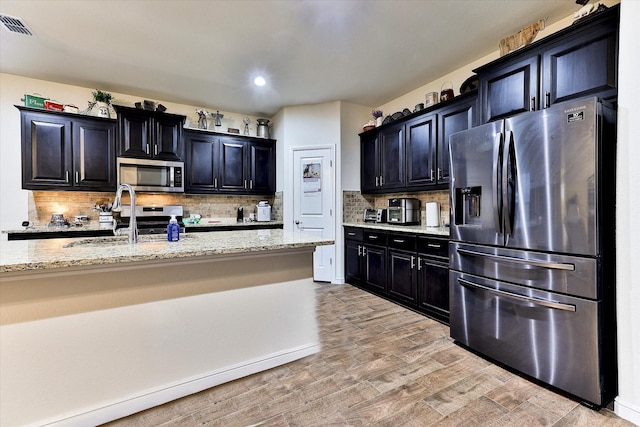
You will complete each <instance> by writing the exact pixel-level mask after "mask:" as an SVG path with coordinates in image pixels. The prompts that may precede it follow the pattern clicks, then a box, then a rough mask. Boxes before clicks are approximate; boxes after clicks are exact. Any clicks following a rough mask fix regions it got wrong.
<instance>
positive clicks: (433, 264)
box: [417, 236, 449, 323]
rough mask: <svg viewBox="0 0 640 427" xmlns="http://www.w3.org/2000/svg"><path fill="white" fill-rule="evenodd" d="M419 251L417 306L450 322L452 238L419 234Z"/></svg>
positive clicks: (437, 317) (435, 316)
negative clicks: (450, 253)
mask: <svg viewBox="0 0 640 427" xmlns="http://www.w3.org/2000/svg"><path fill="white" fill-rule="evenodd" d="M417 251H418V255H417V256H418V266H417V270H418V277H417V305H418V309H419V310H420V311H423V312H425V313H427V314H428V315H430V316H431V317H434V318H436V319H438V320H441V321H443V322H446V323H449V240H448V239H446V238H440V237H432V236H418V239H417Z"/></svg>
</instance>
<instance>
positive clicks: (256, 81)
mask: <svg viewBox="0 0 640 427" xmlns="http://www.w3.org/2000/svg"><path fill="white" fill-rule="evenodd" d="M253 83H254V84H255V85H256V86H264V85H266V84H267V81H266V80H265V79H264V77H262V76H258V77H256V78H255V79H253Z"/></svg>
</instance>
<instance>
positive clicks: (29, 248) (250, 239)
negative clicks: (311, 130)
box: [0, 229, 334, 273]
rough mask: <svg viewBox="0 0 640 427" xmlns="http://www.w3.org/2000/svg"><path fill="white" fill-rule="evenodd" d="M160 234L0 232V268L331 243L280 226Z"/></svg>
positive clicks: (50, 266)
mask: <svg viewBox="0 0 640 427" xmlns="http://www.w3.org/2000/svg"><path fill="white" fill-rule="evenodd" d="M165 239H166V237H165V236H161V235H147V236H140V239H139V242H138V243H137V244H131V245H130V244H129V243H128V242H127V238H126V236H118V237H115V236H113V237H92V238H66V239H46V240H41V239H36V240H12V241H9V240H7V235H6V234H3V235H2V239H1V242H0V243H1V244H0V273H7V272H19V271H33V270H50V269H56V268H65V267H78V266H80V267H82V266H103V265H114V264H120V265H122V264H123V263H128V262H140V261H153V260H163V259H175V258H194V257H203V256H215V255H230V254H248V253H252V252H261V251H269V250H278V249H297V248H312V247H315V246H321V245H331V244H333V243H334V241H333V240H332V239H324V238H319V237H317V236H314V235H309V234H304V233H303V234H298V233H294V232H290V231H284V230H281V229H269V230H235V231H220V232H216V233H193V234H189V233H186V234H182V235H181V236H180V241H178V242H168V241H166V240H165Z"/></svg>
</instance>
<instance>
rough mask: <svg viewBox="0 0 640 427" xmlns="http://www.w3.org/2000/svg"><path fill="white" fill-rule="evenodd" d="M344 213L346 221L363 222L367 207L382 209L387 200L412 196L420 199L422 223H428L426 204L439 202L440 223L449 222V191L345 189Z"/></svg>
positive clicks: (343, 216)
mask: <svg viewBox="0 0 640 427" xmlns="http://www.w3.org/2000/svg"><path fill="white" fill-rule="evenodd" d="M342 197H343V204H344V205H343V215H342V219H343V221H344V222H351V223H353V222H362V213H363V212H364V210H365V208H374V209H382V208H386V207H387V201H388V200H389V199H391V198H394V197H412V198H415V199H418V200H420V209H421V211H422V212H421V219H420V223H421V224H426V218H425V204H426V203H428V202H437V203H438V204H439V205H440V223H441V224H449V192H448V191H447V190H442V191H423V192H418V193H393V194H375V195H373V194H361V193H360V192H359V191H343V192H342Z"/></svg>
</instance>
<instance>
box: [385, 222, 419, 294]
mask: <svg viewBox="0 0 640 427" xmlns="http://www.w3.org/2000/svg"><path fill="white" fill-rule="evenodd" d="M387 246H388V250H389V253H388V261H389V267H388V268H389V275H388V281H389V283H388V289H389V296H391V297H392V298H395V299H397V300H400V301H401V302H403V303H405V304H408V305H410V306H415V305H416V300H417V280H418V275H417V274H418V271H417V266H418V254H417V253H416V237H415V236H413V235H409V234H404V233H402V234H400V233H390V234H389V237H388V239H387Z"/></svg>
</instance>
